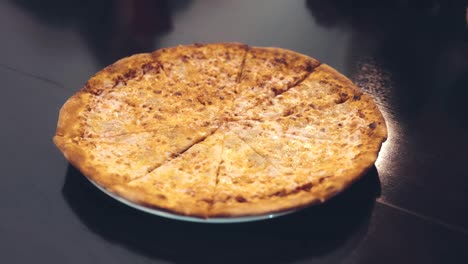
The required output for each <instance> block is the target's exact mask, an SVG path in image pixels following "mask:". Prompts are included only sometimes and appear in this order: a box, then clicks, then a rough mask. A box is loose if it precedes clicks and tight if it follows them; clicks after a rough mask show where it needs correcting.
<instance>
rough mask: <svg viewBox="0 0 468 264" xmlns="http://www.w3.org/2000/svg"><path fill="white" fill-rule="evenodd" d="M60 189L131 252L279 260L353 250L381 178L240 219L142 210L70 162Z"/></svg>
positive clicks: (93, 224)
mask: <svg viewBox="0 0 468 264" xmlns="http://www.w3.org/2000/svg"><path fill="white" fill-rule="evenodd" d="M62 192H63V196H64V198H65V200H66V201H67V203H68V205H69V206H70V207H71V209H72V210H73V211H74V213H75V214H76V215H77V216H78V217H79V219H80V220H81V221H82V222H83V223H84V224H85V225H86V226H87V227H88V228H89V229H90V230H91V231H92V232H94V233H96V234H98V235H99V236H101V237H102V238H103V239H105V240H107V241H109V242H112V243H118V244H120V245H122V246H124V247H126V248H127V249H128V250H130V251H132V252H133V253H135V254H142V255H145V256H147V257H149V258H152V259H158V260H166V261H171V262H177V263H198V262H202V263H220V261H222V263H238V262H239V263H242V262H246V261H249V262H260V261H261V262H266V261H268V262H270V263H283V262H292V261H298V260H301V259H305V258H311V257H312V258H314V257H316V258H319V259H322V258H330V257H331V258H332V259H334V260H338V259H340V258H342V257H344V256H346V255H347V254H346V253H349V252H351V251H353V250H354V249H355V248H356V247H357V246H358V245H359V244H360V241H361V240H362V239H364V237H365V234H366V233H367V228H368V225H369V219H370V216H371V213H372V210H373V208H374V203H375V199H376V197H377V196H379V195H380V181H379V178H378V175H377V170H376V168H375V167H373V168H372V169H371V170H370V171H369V172H368V173H367V174H366V175H365V176H364V177H363V178H362V179H361V180H360V181H358V182H357V183H355V184H354V185H353V186H352V187H351V188H349V189H348V190H347V191H345V192H343V193H342V194H340V195H338V196H337V197H335V198H333V199H332V200H330V201H328V202H327V203H326V204H324V205H321V206H315V207H310V208H308V209H303V210H301V211H299V212H296V213H293V214H290V215H287V216H282V217H279V218H275V219H270V220H265V221H259V222H250V223H241V224H197V223H189V222H181V221H175V220H170V219H165V218H161V217H158V216H153V215H150V214H147V213H144V212H140V211H138V210H135V209H133V208H130V207H128V206H126V205H123V204H121V203H119V202H118V201H116V200H114V199H112V198H110V197H108V196H107V195H106V194H104V193H102V192H101V191H99V190H98V189H97V188H96V187H94V186H93V185H92V184H91V183H90V182H89V181H88V180H87V179H85V177H84V176H83V175H82V174H81V173H80V172H79V171H78V170H76V169H75V168H74V167H72V166H71V165H69V166H68V170H67V175H66V180H65V184H64V186H63V190H62Z"/></svg>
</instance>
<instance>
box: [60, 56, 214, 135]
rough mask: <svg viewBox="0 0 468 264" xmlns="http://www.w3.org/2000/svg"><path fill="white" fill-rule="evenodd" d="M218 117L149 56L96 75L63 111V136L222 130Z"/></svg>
mask: <svg viewBox="0 0 468 264" xmlns="http://www.w3.org/2000/svg"><path fill="white" fill-rule="evenodd" d="M216 118H217V113H216V112H213V111H210V110H209V109H207V108H206V107H205V106H204V105H203V104H201V103H199V102H198V101H197V100H196V98H195V96H194V95H192V94H190V93H189V92H187V91H186V89H185V88H184V87H181V86H180V85H177V84H176V83H174V82H173V81H172V80H171V79H169V78H167V76H166V75H165V73H164V72H162V70H161V66H160V64H159V63H157V62H155V61H154V58H153V57H152V56H150V55H149V54H140V55H137V56H132V57H130V58H127V59H124V60H121V61H119V62H117V63H115V64H113V65H111V66H109V67H107V68H105V69H104V70H103V71H101V72H100V73H98V74H97V75H95V76H94V77H93V78H91V80H90V81H89V82H88V83H87V84H86V85H85V87H84V88H83V89H82V90H81V91H80V92H78V93H77V94H75V95H74V96H72V97H71V98H70V99H69V100H68V101H67V102H66V103H65V105H64V106H63V107H62V109H61V111H60V116H59V124H58V128H57V133H56V134H57V135H58V136H66V137H75V136H78V137H112V136H118V135H124V134H129V133H138V132H143V131H155V130H159V129H160V128H161V127H174V126H192V127H196V128H199V129H201V130H205V129H206V128H207V127H209V128H208V130H210V129H211V128H216V127H217V124H216Z"/></svg>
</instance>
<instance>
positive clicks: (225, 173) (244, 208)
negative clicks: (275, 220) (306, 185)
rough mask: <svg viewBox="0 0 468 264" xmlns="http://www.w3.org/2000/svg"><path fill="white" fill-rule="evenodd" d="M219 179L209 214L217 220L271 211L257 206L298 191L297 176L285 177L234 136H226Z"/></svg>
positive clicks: (289, 175)
mask: <svg viewBox="0 0 468 264" xmlns="http://www.w3.org/2000/svg"><path fill="white" fill-rule="evenodd" d="M217 179H218V180H217V182H218V183H217V185H216V188H215V194H214V202H213V206H212V208H211V210H210V214H211V215H214V216H232V215H246V214H254V213H261V212H262V211H263V210H267V209H268V210H271V207H270V206H266V204H263V205H261V206H259V203H258V202H259V201H261V200H262V199H263V198H265V197H266V196H268V195H270V194H271V193H274V192H276V191H280V190H283V189H285V188H286V189H291V190H294V189H295V188H296V184H295V179H294V175H292V174H288V175H285V174H282V173H281V172H280V171H278V169H276V168H275V167H274V166H273V165H272V164H271V163H270V162H269V161H268V160H267V159H266V158H265V157H263V156H262V155H260V154H259V153H257V152H256V151H255V150H254V149H253V148H251V147H250V146H249V145H248V144H246V143H245V142H244V141H243V140H242V139H240V138H239V136H237V135H236V134H235V133H233V132H227V133H226V134H225V137H224V149H223V154H222V162H221V166H220V169H219V174H218V178H217ZM260 204H262V203H260ZM272 206H273V204H272ZM275 209H276V208H275Z"/></svg>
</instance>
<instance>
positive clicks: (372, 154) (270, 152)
mask: <svg viewBox="0 0 468 264" xmlns="http://www.w3.org/2000/svg"><path fill="white" fill-rule="evenodd" d="M332 119H333V117H332ZM282 121H283V120H273V121H268V122H262V121H252V120H245V121H239V122H235V123H230V124H229V126H228V127H229V129H230V131H232V132H234V133H236V134H237V135H238V136H239V137H240V138H241V139H242V140H243V141H245V142H246V143H247V144H248V145H249V146H251V147H252V149H254V150H255V151H256V152H257V153H259V154H260V155H262V156H263V157H265V158H266V159H268V160H269V161H270V162H271V163H272V164H274V165H275V167H276V168H277V169H278V170H279V171H280V172H281V173H282V174H283V175H294V176H293V178H294V181H295V183H296V185H297V186H302V187H304V186H306V187H307V188H306V189H308V190H306V191H307V192H313V193H314V194H313V196H314V198H317V199H318V200H319V201H323V200H326V199H328V198H329V197H331V196H333V195H334V194H336V193H338V192H339V191H341V190H343V189H344V188H345V187H347V186H348V185H349V184H351V183H352V182H354V181H355V180H356V179H358V178H359V177H360V176H361V175H363V174H364V173H365V172H366V171H367V170H368V169H369V168H370V166H371V165H372V164H373V161H375V159H376V156H377V152H376V149H379V148H380V145H381V144H382V142H383V141H384V140H385V139H384V137H382V135H376V134H373V133H376V132H375V130H376V128H372V127H367V128H366V127H363V126H357V127H356V128H355V129H354V130H353V129H347V130H346V131H344V132H337V133H335V131H339V129H340V127H339V126H336V127H333V128H332V127H327V125H325V124H313V123H312V124H310V123H303V124H305V125H306V126H315V127H314V128H313V129H311V128H310V127H306V126H304V127H300V126H297V127H295V128H291V125H292V124H291V123H286V124H285V123H283V122H282ZM293 121H294V120H293ZM335 124H336V123H335ZM294 125H297V124H294ZM343 127H344V126H343ZM301 129H302V130H304V132H302V131H301ZM365 129H367V130H365ZM311 131H321V132H323V133H324V135H318V136H317V135H315V134H314V133H311ZM302 187H301V188H302ZM304 188H305V187H304ZM301 190H304V189H301ZM283 192H284V193H290V192H292V191H291V190H288V189H287V188H285V189H284V191H283Z"/></svg>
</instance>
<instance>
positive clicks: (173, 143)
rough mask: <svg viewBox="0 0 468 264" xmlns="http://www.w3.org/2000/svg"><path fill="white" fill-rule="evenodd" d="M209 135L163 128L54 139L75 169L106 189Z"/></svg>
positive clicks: (150, 169)
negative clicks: (106, 135)
mask: <svg viewBox="0 0 468 264" xmlns="http://www.w3.org/2000/svg"><path fill="white" fill-rule="evenodd" d="M210 133H212V132H210ZM210 133H205V132H200V131H198V130H194V129H189V128H187V127H178V128H162V129H161V130H159V131H154V132H141V133H134V134H126V135H122V136H115V137H109V138H79V137H75V138H68V137H61V136H55V137H54V143H55V144H56V145H57V147H58V148H59V149H60V150H61V151H62V153H63V154H64V156H65V157H66V158H67V160H68V161H69V162H70V163H71V164H73V166H75V167H77V168H78V169H79V170H80V171H81V172H82V173H83V174H84V175H86V176H87V177H89V178H90V179H91V180H93V181H95V182H96V183H98V184H100V185H101V186H104V187H107V186H111V185H113V184H117V183H123V182H127V181H130V180H133V179H136V178H139V177H141V176H143V175H145V174H147V173H148V172H150V171H152V170H153V169H155V168H157V167H158V166H160V165H162V164H163V163H165V162H166V161H168V160H171V159H173V158H175V157H176V156H177V155H179V154H180V153H182V152H184V151H185V150H187V149H188V148H190V147H191V146H193V145H194V144H197V143H198V142H200V141H202V140H204V139H205V138H206V137H208V136H209V134H210Z"/></svg>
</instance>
